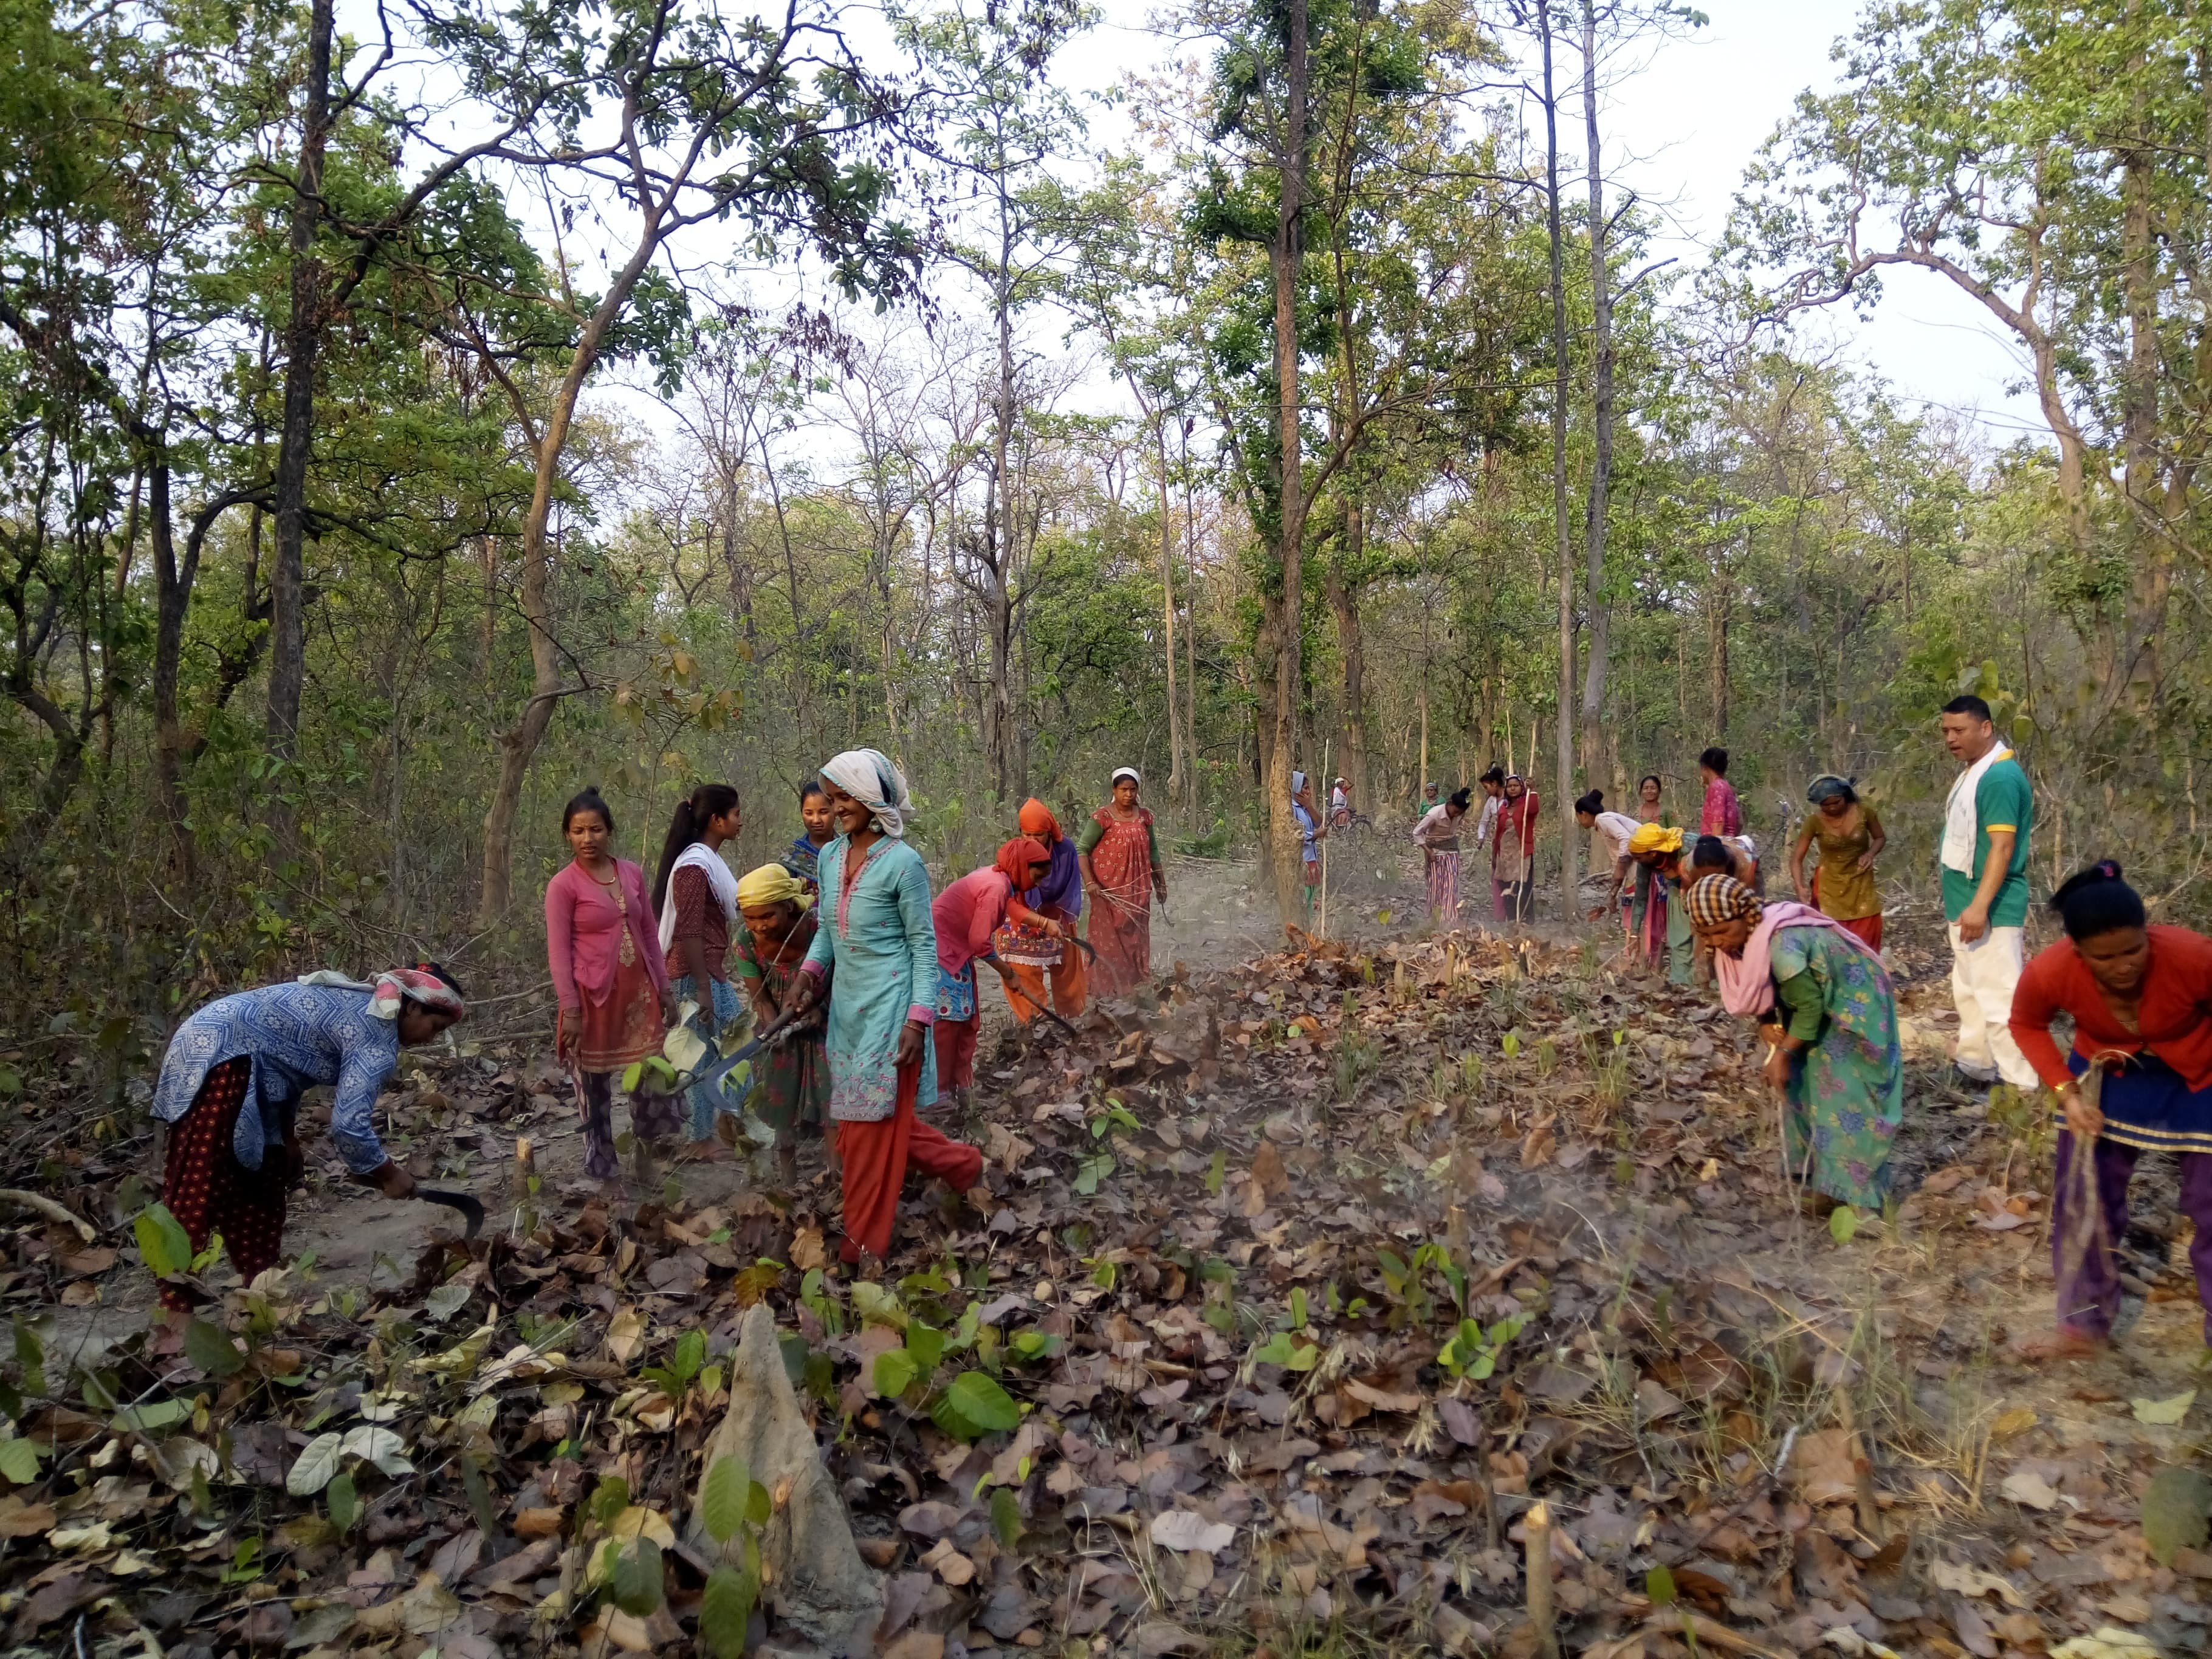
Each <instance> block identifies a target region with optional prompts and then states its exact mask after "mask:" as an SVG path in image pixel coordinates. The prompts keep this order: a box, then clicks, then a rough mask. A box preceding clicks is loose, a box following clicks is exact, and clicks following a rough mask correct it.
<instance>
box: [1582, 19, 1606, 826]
mask: <svg viewBox="0 0 2212 1659" xmlns="http://www.w3.org/2000/svg"><path fill="white" fill-rule="evenodd" d="M1583 145H1584V148H1585V149H1587V150H1588V152H1589V159H1588V169H1589V245H1590V436H1591V458H1590V482H1589V514H1588V517H1587V519H1586V520H1585V522H1584V526H1583V568H1584V575H1585V580H1586V583H1587V587H1586V589H1585V592H1586V604H1587V606H1588V609H1589V665H1588V667H1587V668H1586V669H1585V670H1584V671H1583V772H1584V773H1585V774H1586V775H1588V777H1589V780H1590V781H1592V782H1593V783H1595V781H1597V777H1598V770H1599V768H1598V761H1599V757H1600V756H1601V755H1602V754H1603V753H1604V752H1605V750H1606V746H1607V745H1606V740H1605V739H1606V723H1605V681H1606V673H1607V668H1608V666H1609V664H1608V662H1607V658H1608V656H1609V655H1610V653H1611V651H1612V644H1613V607H1612V605H1610V604H1608V603H1607V599H1606V591H1605V532H1606V513H1607V492H1608V491H1609V490H1610V489H1611V488H1612V483H1613V281H1612V272H1611V270H1609V269H1608V268H1607V262H1608V260H1609V258H1610V257H1611V252H1612V249H1611V238H1610V236H1609V235H1608V234H1607V225H1606V219H1605V175H1604V173H1603V172H1602V171H1601V168H1600V167H1599V155H1600V151H1599V148H1598V131H1597V7H1596V0H1583ZM1607 781H1612V779H1611V778H1610V776H1608V779H1607Z"/></svg>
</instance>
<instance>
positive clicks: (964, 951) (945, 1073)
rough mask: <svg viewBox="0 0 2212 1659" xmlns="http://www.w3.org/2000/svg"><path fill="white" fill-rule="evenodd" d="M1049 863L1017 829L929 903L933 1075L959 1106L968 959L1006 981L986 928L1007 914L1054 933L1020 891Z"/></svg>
mask: <svg viewBox="0 0 2212 1659" xmlns="http://www.w3.org/2000/svg"><path fill="white" fill-rule="evenodd" d="M1051 869H1052V854H1049V853H1048V852H1046V851H1045V850H1044V843H1043V842H1039V841H1036V840H1033V839H1032V838H1031V837H1030V836H1015V837H1014V838H1013V840H1012V841H1010V842H1007V843H1006V845H1005V846H1003V847H1001V848H999V857H998V861H997V862H996V863H994V864H991V865H988V866H986V867H984V868H983V869H981V870H976V871H973V872H970V873H969V874H967V875H964V876H963V877H961V878H960V879H959V880H957V881H956V882H954V883H952V884H951V885H950V886H949V887H947V888H946V889H945V890H944V891H943V892H941V893H939V895H938V896H937V897H936V900H935V901H934V902H933V903H932V904H931V905H930V907H929V919H930V921H931V922H932V924H933V926H934V927H936V929H937V1082H938V1086H939V1088H948V1089H951V1091H953V1093H954V1096H955V1097H957V1099H958V1101H959V1102H960V1103H961V1105H962V1106H963V1107H964V1106H966V1105H967V1103H968V1091H969V1088H970V1087H972V1086H973V1085H974V1084H975V1037H976V1018H975V964H976V963H978V962H987V963H990V964H991V965H992V966H993V967H994V968H996V969H998V970H999V973H1000V975H1001V976H1002V977H1005V978H1006V979H1007V981H1008V982H1009V983H1010V984H1011V983H1012V976H1011V971H1010V970H1009V969H1007V968H1006V966H1005V965H1004V964H1002V963H1000V960H999V957H998V953H997V952H996V951H994V949H993V948H992V945H991V935H992V934H993V933H996V932H997V931H998V929H999V927H1000V925H1001V924H1002V923H1005V922H1008V921H1013V922H1018V923H1019V924H1020V925H1021V926H1022V927H1027V928H1030V929H1032V930H1034V931H1036V932H1038V933H1048V934H1050V935H1051V936H1052V937H1053V938H1054V939H1058V938H1060V934H1061V928H1060V924H1059V923H1058V922H1056V921H1047V920H1046V919H1045V918H1044V917H1043V916H1042V915H1038V914H1037V913H1036V911H1034V910H1032V909H1030V908H1029V906H1027V905H1026V904H1024V903H1023V902H1022V900H1021V896H1022V895H1023V894H1024V893H1025V892H1027V891H1029V890H1030V889H1031V888H1033V887H1036V886H1037V885H1038V884H1041V883H1042V881H1043V880H1044V878H1045V877H1046V876H1047V875H1048V873H1050V872H1051Z"/></svg>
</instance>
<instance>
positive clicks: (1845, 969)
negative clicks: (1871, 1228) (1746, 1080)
mask: <svg viewBox="0 0 2212 1659" xmlns="http://www.w3.org/2000/svg"><path fill="white" fill-rule="evenodd" d="M1688 909H1689V912H1690V920H1691V921H1692V925H1693V926H1695V927H1696V928H1697V930H1698V933H1699V937H1700V938H1701V939H1704V940H1705V942H1706V943H1707V944H1709V945H1711V946H1712V947H1713V962H1714V966H1715V967H1716V969H1717V970H1718V976H1719V980H1720V988H1721V1000H1722V1001H1723V1004H1725V1005H1726V1006H1727V1007H1728V1010H1729V1012H1731V1013H1735V1014H1744V1015H1748V1016H1751V1017H1753V1018H1758V1019H1759V1021H1760V1024H1759V1035H1760V1036H1762V1037H1764V1038H1765V1041H1766V1042H1767V1045H1768V1053H1767V1061H1766V1079H1767V1081H1768V1082H1769V1083H1771V1084H1773V1085H1776V1086H1777V1087H1778V1088H1780V1089H1781V1090H1782V1091H1783V1095H1784V1100H1785V1102H1786V1103H1787V1110H1785V1111H1784V1114H1783V1124H1784V1135H1785V1144H1786V1146H1787V1147H1788V1149H1789V1153H1790V1168H1791V1169H1792V1170H1806V1171H1807V1174H1806V1184H1807V1186H1808V1188H1809V1189H1810V1191H1811V1193H1812V1194H1817V1195H1818V1197H1817V1198H1815V1199H1814V1200H1810V1201H1811V1202H1812V1204H1813V1207H1814V1208H1816V1209H1818V1208H1821V1207H1823V1206H1822V1205H1821V1203H1820V1201H1819V1200H1821V1199H1825V1200H1826V1207H1832V1206H1834V1205H1836V1204H1849V1205H1850V1206H1853V1207H1854V1208H1858V1209H1869V1210H1878V1209H1880V1208H1881V1205H1882V1201H1883V1200H1885V1199H1886V1198H1887V1197H1888V1195H1889V1154H1890V1148H1891V1146H1893V1144H1894V1142H1895V1141H1896V1139H1897V1131H1898V1127H1899V1124H1901V1123H1902V1122H1903V1121H1904V1119H1905V1056H1904V1053H1903V1050H1902V1049H1901V1048H1900V1047H1899V1042H1898V1031H1897V994H1896V993H1895V992H1894V991H1893V989H1892V988H1891V986H1890V982H1889V974H1888V971H1887V969H1884V968H1883V966H1882V965H1881V957H1878V956H1876V955H1875V953H1874V952H1873V951H1871V950H1869V949H1868V948H1867V946H1866V945H1864V944H1863V942H1861V941H1860V940H1859V939H1857V938H1856V937H1854V936H1853V935H1852V934H1851V933H1848V932H1847V931H1845V930H1844V928H1843V927H1840V926H1838V924H1837V923H1836V922H1835V921H1833V920H1832V918H1830V917H1827V916H1825V915H1821V913H1820V912H1819V911H1818V910H1814V909H1813V908H1810V907H1809V906H1807V905H1802V904H1796V903H1792V902H1788V901H1776V902H1761V900H1760V899H1759V896H1758V895H1757V894H1755V893H1753V891H1752V890H1751V889H1750V888H1748V887H1747V886H1745V885H1744V884H1742V883H1741V882H1740V881H1738V880H1736V879H1735V878H1734V877H1732V876H1707V877H1705V878H1704V879H1703V880H1701V881H1699V882H1698V883H1697V884H1696V885H1694V886H1693V887H1692V888H1691V889H1690V902H1689V905H1688ZM1808 1139H1809V1140H1810V1145H1811V1161H1810V1164H1809V1165H1808V1162H1807V1143H1808Z"/></svg>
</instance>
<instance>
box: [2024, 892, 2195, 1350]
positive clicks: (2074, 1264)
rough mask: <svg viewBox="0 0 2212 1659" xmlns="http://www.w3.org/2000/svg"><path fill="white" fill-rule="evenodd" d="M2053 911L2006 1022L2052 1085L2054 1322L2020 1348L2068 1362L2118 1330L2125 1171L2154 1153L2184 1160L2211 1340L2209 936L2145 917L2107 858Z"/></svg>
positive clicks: (2186, 1208) (2184, 1188) (2186, 1203)
mask: <svg viewBox="0 0 2212 1659" xmlns="http://www.w3.org/2000/svg"><path fill="white" fill-rule="evenodd" d="M2051 908H2052V909H2054V910H2056V911H2057V913H2058V916H2059V920H2060V921H2061V922H2062V923H2063V925H2064V927H2065V928H2066V937H2065V938H2064V939H2061V940H2059V941H2058V943H2057V944H2056V945H2051V947H2050V948H2049V949H2047V950H2045V951H2039V952H2038V953H2037V955H2036V957H2035V960H2034V961H2033V962H2031V963H2028V964H2027V971H2026V972H2024V973H2023V974H2021V979H2020V987H2019V989H2018V990H2016V991H2015V992H2014V993H2013V999H2012V1019H2011V1024H2010V1029H2011V1031H2012V1035H2013V1040H2014V1041H2015V1042H2018V1043H2019V1044H2020V1051H2021V1053H2022V1054H2026V1055H2027V1060H2028V1063H2029V1064H2030V1065H2032V1066H2034V1067H2035V1073H2036V1076H2037V1077H2039V1079H2042V1081H2043V1083H2044V1084H2045V1086H2046V1087H2049V1088H2051V1089H2053V1090H2056V1091H2057V1101H2058V1107H2059V1111H2060V1114H2061V1121H2062V1127H2060V1129H2059V1131H2058V1167H2057V1174H2056V1176H2055V1178H2054V1180H2053V1182H2052V1190H2053V1196H2052V1199H2051V1261H2052V1266H2053V1267H2054V1268H2055V1269H2056V1273H2057V1284H2058V1327H2057V1329H2056V1330H2055V1331H2052V1332H2050V1333H2049V1334H2045V1335H2044V1336H2041V1337H2037V1338H2031V1339H2029V1340H2027V1341H2025V1342H2023V1343H2021V1345H2020V1346H2021V1352H2023V1353H2025V1354H2027V1355H2028V1356H2030V1357H2032V1358H2068V1357H2071V1356H2074V1355H2077V1354H2084V1353H2090V1352H2094V1351H2096V1350H2097V1349H2098V1348H2100V1347H2101V1346H2103V1345H2104V1343H2105V1342H2106V1340H2109V1339H2110V1337H2111V1336H2112V1322H2113V1320H2114V1319H2115V1318H2116V1317H2117V1316H2118V1313H2119V1310H2120V1277H2119V1273H2118V1269H2117V1268H2116V1267H2115V1266H2114V1265H2113V1261H2112V1253H2113V1251H2114V1250H2115V1249H2118V1246H2119V1242H2120V1237H2121V1235H2122V1234H2124V1232H2125V1231H2127V1225H2128V1181H2129V1178H2130V1176H2133V1175H2134V1173H2135V1168H2136V1159H2137V1158H2140V1157H2141V1156H2142V1154H2143V1153H2144V1152H2172V1153H2174V1154H2176V1155H2177V1157H2178V1158H2179V1161H2180V1164H2181V1212H2182V1213H2183V1214H2184V1215H2185V1216H2187V1217H2188V1218H2190V1220H2191V1221H2192V1222H2193V1223H2195V1224H2196V1228H2197V1235H2196V1237H2194V1238H2193V1239H2192V1240H2191V1242H2190V1246H2189V1261H2190V1265H2191V1267H2194V1268H2195V1269H2196V1270H2197V1299H2198V1300H2199V1301H2200V1302H2202V1303H2203V1304H2204V1309H2205V1315H2204V1334H2205V1340H2207V1341H2212V939H2206V938H2205V937H2204V936H2203V934H2201V933H2191V931H2190V930H2189V929H2188V928H2186V927H2151V926H2149V925H2148V915H2147V913H2146V912H2145V910H2144V908H2143V902H2142V896H2141V895H2139V894H2138V893H2137V892H2136V890H2135V889H2134V888H2132V887H2130V885H2128V884H2127V883H2126V882H2124V881H2123V880H2122V879H2121V878H2120V866H2118V865H2117V864H2114V863H2113V862H2112V860H2109V859H2107V860H2104V861H2103V862H2101V863H2098V864H2093V865H2091V866H2089V867H2088V868H2087V870H2084V871H2082V872H2081V873H2080V874H2078V875H2076V876H2075V877H2074V878H2072V879H2071V880H2069V881H2068V882H2067V883H2065V884H2064V885H2063V886H2061V887H2060V888H2059V890H2057V892H2056V893H2053V894H2052V895H2051ZM2062 1013H2063V1014H2066V1015H2069V1016H2070V1017H2071V1018H2072V1019H2073V1022H2074V1048H2073V1052H2072V1053H2071V1054H2067V1055H2064V1056H2063V1057H2062V1056H2061V1055H2060V1054H2059V1052H2058V1045H2057V1043H2056V1042H2053V1041H2052V1040H2051V1021H2052V1020H2053V1019H2055V1018H2057V1016H2058V1015H2060V1014H2062ZM2091 1066H2098V1067H2100V1069H2101V1071H2102V1072H2103V1074H2104V1075H2103V1078H2102V1080H2101V1086H2100V1090H2099V1091H2098V1092H2099V1099H2098V1101H2097V1103H2095V1104H2092V1103H2090V1102H2089V1101H2088V1100H2087V1099H2086V1098H2084V1097H2083V1095H2082V1092H2081V1078H2082V1077H2083V1076H2084V1075H2085V1074H2086V1073H2087V1072H2088V1070H2089V1068H2090V1067H2091ZM2085 1158H2086V1159H2087V1161H2088V1168H2087V1169H2086V1170H2085V1169H2083V1168H2082V1167H2081V1164H2082V1160H2083V1159H2085ZM2085 1200H2087V1201H2086V1202H2085ZM2085 1246H2086V1248H2085ZM2076 1257H2079V1258H2080V1259H2079V1260H2078V1261H2077V1260H2075V1258H2076Z"/></svg>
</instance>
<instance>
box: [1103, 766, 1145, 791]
mask: <svg viewBox="0 0 2212 1659" xmlns="http://www.w3.org/2000/svg"><path fill="white" fill-rule="evenodd" d="M1124 778H1127V779H1128V781H1130V782H1132V783H1133V784H1135V785H1136V786H1137V787H1138V788H1139V789H1141V788H1143V787H1145V781H1144V779H1142V778H1140V777H1139V776H1138V775H1137V769H1136V768H1135V767H1133V766H1117V767H1115V769H1114V775H1113V776H1112V777H1110V778H1109V779H1107V780H1106V783H1107V787H1109V788H1111V787H1113V786H1114V785H1115V784H1117V783H1119V782H1121V780H1122V779H1124Z"/></svg>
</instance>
